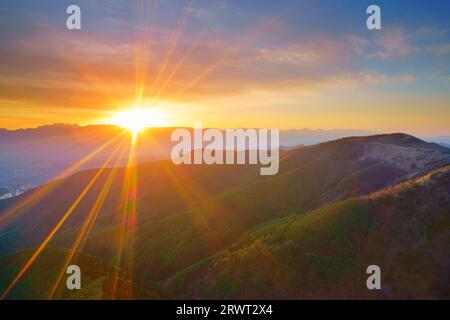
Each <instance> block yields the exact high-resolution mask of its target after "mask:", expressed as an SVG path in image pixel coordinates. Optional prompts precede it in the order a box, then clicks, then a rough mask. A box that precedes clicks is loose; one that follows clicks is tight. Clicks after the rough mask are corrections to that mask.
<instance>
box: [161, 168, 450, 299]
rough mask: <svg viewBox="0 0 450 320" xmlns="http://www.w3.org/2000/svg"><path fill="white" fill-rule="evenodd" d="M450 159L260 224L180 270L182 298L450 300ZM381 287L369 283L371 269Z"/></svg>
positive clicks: (175, 282)
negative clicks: (396, 181) (361, 193)
mask: <svg viewBox="0 0 450 320" xmlns="http://www.w3.org/2000/svg"><path fill="white" fill-rule="evenodd" d="M449 190H450V167H446V168H444V169H442V170H439V171H435V172H433V173H432V174H430V175H427V176H426V177H424V178H422V179H418V180H415V181H412V182H408V183H405V184H402V185H401V186H400V187H396V188H394V189H392V190H387V191H384V192H381V193H378V194H376V195H374V196H371V197H363V198H358V199H350V200H346V201H343V202H339V203H337V204H333V205H331V206H328V207H326V208H323V209H320V210H317V211H313V212H311V213H308V214H304V215H291V216H288V217H284V218H282V219H277V220H273V221H269V222H267V223H264V224H261V225H259V226H257V227H255V228H253V230H251V231H250V232H248V233H247V234H246V235H245V236H243V237H241V239H240V240H239V241H237V242H235V243H234V244H233V245H231V246H229V247H227V248H226V249H225V250H223V251H221V252H220V253H219V254H215V255H214V256H212V257H210V258H209V259H206V260H204V261H202V262H200V263H197V264H195V265H193V266H191V267H189V268H187V269H184V270H182V271H180V272H178V273H176V274H175V275H174V276H173V277H172V278H171V279H170V280H169V281H168V283H167V287H168V289H169V291H171V292H172V293H173V294H174V295H177V296H180V297H183V298H208V299H209V298H219V299H236V298H237V299H243V298H245V299H261V298H264V299H283V298H295V299H297V298H302V299H303V298H425V299H429V298H447V299H448V298H449V297H450V290H449V289H450V288H449V287H448V283H449V282H448V280H449V275H448V270H449V268H448V267H449V266H450V254H449V253H450V250H449V249H450V248H449V245H450V241H449V240H450V232H449V230H450V216H449V214H450V211H449V204H450V202H449V201H450V195H449V193H448V191H449ZM370 264H377V265H379V266H380V267H381V270H382V290H381V291H378V292H376V291H375V292H371V291H369V290H367V289H366V287H365V283H366V282H365V281H366V277H367V275H366V273H365V271H366V268H367V266H368V265H370Z"/></svg>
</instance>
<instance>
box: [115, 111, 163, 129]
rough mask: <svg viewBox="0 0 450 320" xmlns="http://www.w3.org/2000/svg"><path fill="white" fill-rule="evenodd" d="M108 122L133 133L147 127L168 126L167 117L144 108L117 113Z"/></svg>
mask: <svg viewBox="0 0 450 320" xmlns="http://www.w3.org/2000/svg"><path fill="white" fill-rule="evenodd" d="M108 122H109V123H111V124H114V125H117V126H121V127H124V128H127V129H129V130H130V131H132V132H133V133H137V132H139V131H141V130H142V129H144V128H147V127H165V126H167V125H168V122H167V117H166V115H165V114H163V113H161V112H160V111H159V110H156V109H142V108H135V109H129V110H124V111H120V112H117V113H116V114H115V115H113V117H112V118H111V119H110V120H109V121H108Z"/></svg>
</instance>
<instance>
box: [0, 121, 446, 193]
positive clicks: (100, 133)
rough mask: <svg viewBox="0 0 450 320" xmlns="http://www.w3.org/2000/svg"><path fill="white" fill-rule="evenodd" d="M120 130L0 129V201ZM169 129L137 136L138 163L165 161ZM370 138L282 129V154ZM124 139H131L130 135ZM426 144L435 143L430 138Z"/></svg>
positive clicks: (101, 156)
mask: <svg viewBox="0 0 450 320" xmlns="http://www.w3.org/2000/svg"><path fill="white" fill-rule="evenodd" d="M123 130H124V129H122V128H119V127H115V126H109V125H90V126H79V125H68V124H54V125H47V126H42V127H38V128H35V129H19V130H6V129H0V151H1V152H0V199H5V198H9V197H13V196H17V195H19V194H21V193H23V192H25V191H27V190H30V189H32V188H34V187H37V186H40V185H42V184H43V183H45V182H47V181H49V180H51V179H53V178H55V177H58V175H59V174H60V173H61V172H63V171H64V170H65V169H66V168H68V167H70V166H72V165H73V164H75V163H77V162H78V161H80V160H81V159H83V158H84V157H86V156H87V155H89V154H91V153H92V152H94V151H95V150H97V149H98V148H99V147H101V146H102V145H104V144H106V143H107V142H108V141H110V140H112V139H113V138H114V137H116V136H117V135H120V134H121V133H122V132H123ZM173 130H174V128H149V129H147V130H145V131H144V132H142V133H140V135H139V139H138V143H137V146H136V158H137V162H138V163H145V162H149V161H155V160H159V159H169V157H170V150H171V148H172V146H173V144H174V143H172V142H171V141H170V135H171V133H172V131H173ZM373 134H375V133H374V132H371V131H363V130H311V129H295V130H294V129H292V130H282V131H281V132H280V144H281V146H282V147H281V149H282V150H289V149H292V148H295V147H296V146H301V145H312V144H317V143H322V142H326V141H331V140H336V139H340V138H343V137H350V136H368V135H373ZM125 136H127V139H131V135H130V134H129V133H127V134H125ZM436 139H437V140H436V141H438V142H440V143H441V145H443V146H446V147H448V146H449V145H448V144H445V142H444V141H447V140H445V137H438V138H436ZM119 141H120V140H119V139H116V140H115V141H114V142H113V143H111V144H109V145H108V146H106V147H104V149H102V150H100V151H99V152H97V153H96V154H95V155H93V156H92V157H91V158H89V159H87V160H86V161H84V162H83V163H81V164H80V165H79V166H78V167H76V168H73V170H71V171H69V172H68V173H73V172H77V171H80V170H85V169H89V168H96V167H99V166H101V165H102V163H103V162H104V161H105V160H106V159H107V158H108V156H109V155H110V154H111V152H112V151H113V150H114V149H115V148H116V147H117V145H118V144H119ZM427 141H428V140H427ZM429 141H434V140H433V138H429ZM448 141H450V139H449V140H448ZM125 153H126V154H125V155H117V156H115V158H114V159H113V161H112V163H115V164H116V165H126V163H127V161H128V160H127V152H125ZM119 158H120V159H119Z"/></svg>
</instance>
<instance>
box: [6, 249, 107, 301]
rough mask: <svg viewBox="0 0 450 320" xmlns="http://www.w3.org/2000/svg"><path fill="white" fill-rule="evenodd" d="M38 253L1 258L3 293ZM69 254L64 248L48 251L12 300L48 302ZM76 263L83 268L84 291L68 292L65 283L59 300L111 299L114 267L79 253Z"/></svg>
mask: <svg viewBox="0 0 450 320" xmlns="http://www.w3.org/2000/svg"><path fill="white" fill-rule="evenodd" d="M33 253H34V251H33V249H30V250H25V251H21V252H18V253H16V254H12V255H7V256H4V257H2V258H0V264H1V266H2V267H1V269H0V291H2V292H3V290H4V289H5V288H6V286H7V285H8V284H9V283H10V282H11V280H12V279H13V278H14V276H15V275H16V274H17V272H18V271H19V270H20V268H21V267H22V266H23V265H24V264H25V263H26V261H27V260H28V259H29V258H30V256H31V255H32V254H33ZM67 254H68V251H67V250H66V249H64V248H48V249H45V250H44V251H43V252H42V254H41V255H40V256H39V257H38V258H37V260H36V261H35V263H34V264H33V265H32V267H31V268H30V269H29V271H28V272H27V273H26V274H25V276H24V278H23V279H22V280H21V281H20V282H19V283H18V284H17V285H16V286H15V287H14V289H13V290H12V291H11V293H10V294H9V295H8V299H48V296H49V293H50V290H51V289H52V287H53V285H54V284H55V281H56V279H57V276H58V274H59V273H60V272H61V268H62V267H63V265H64V259H65V258H66V257H67ZM73 264H76V265H78V266H79V267H80V269H81V272H82V273H81V275H82V277H81V284H82V288H83V290H79V291H78V290H68V289H67V288H66V282H65V281H63V282H62V283H61V286H60V288H59V291H58V292H59V294H60V295H58V298H62V299H105V298H108V297H109V295H110V292H108V282H111V281H112V280H111V279H112V277H113V276H114V274H115V273H114V268H113V267H111V266H110V265H108V264H106V263H104V262H102V261H101V260H99V259H97V258H94V257H92V256H89V255H86V254H82V253H80V254H78V255H77V256H76V257H75V259H74V261H73Z"/></svg>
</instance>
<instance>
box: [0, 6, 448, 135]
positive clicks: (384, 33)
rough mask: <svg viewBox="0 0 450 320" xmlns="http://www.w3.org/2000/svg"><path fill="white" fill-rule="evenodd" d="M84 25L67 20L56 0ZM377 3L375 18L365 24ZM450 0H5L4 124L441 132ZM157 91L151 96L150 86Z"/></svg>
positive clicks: (1, 19) (1, 13)
mask: <svg viewBox="0 0 450 320" xmlns="http://www.w3.org/2000/svg"><path fill="white" fill-rule="evenodd" d="M70 4H77V5H79V6H80V7H81V10H82V30H79V31H68V30H66V29H65V19H66V18H67V15H66V13H65V9H66V7H67V6H68V5H70ZM370 4H377V5H379V6H380V8H381V13H382V29H381V30H368V29H367V28H366V25H365V22H366V18H367V14H366V13H365V11H366V8H367V6H368V5H370ZM449 12H450V2H449V1H438V0H434V1H403V0H396V1H356V0H352V1H350V0H344V1H332V0H326V1H325V0H321V1H307V0H304V1H294V0H285V1H261V0H260V1H205V0H197V1H175V0H173V1H172V0H170V1H169V0H168V1H151V0H148V1H144V0H142V1H125V0H123V1H122V0H120V1H119V0H118V1H107V0H96V1H90V0H89V1H88V0H85V1H50V0H36V1H26V0H15V1H8V2H6V1H2V4H1V5H0V41H1V43H2V48H1V49H0V59H1V61H2V64H1V66H0V127H7V128H17V127H27V126H36V125H41V124H45V123H46V122H48V121H50V122H77V123H81V124H86V123H93V122H98V121H101V120H102V119H104V118H105V117H107V116H108V114H110V113H114V112H116V111H119V110H120V109H121V108H125V107H127V106H129V105H130V104H132V102H131V101H132V100H134V99H135V95H136V91H139V90H136V88H137V87H139V88H141V89H142V90H140V91H141V95H142V97H141V100H144V101H147V102H146V103H147V105H148V107H149V108H160V109H162V111H163V112H165V113H167V115H168V117H170V118H171V123H172V124H173V125H192V123H193V121H194V120H202V121H203V122H204V123H205V125H208V126H218V127H227V126H244V127H252V126H257V127H279V128H301V127H310V128H324V129H332V128H333V129H336V128H349V129H369V130H377V131H389V132H392V131H405V132H409V133H413V134H420V135H436V134H450V129H449V126H448V122H449V120H450V103H449V102H450V93H449V92H450V90H449V89H450V68H449V65H450V64H449V62H450V26H449V21H450V19H449ZM155 97H156V98H155Z"/></svg>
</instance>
